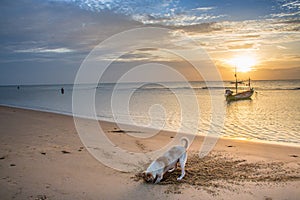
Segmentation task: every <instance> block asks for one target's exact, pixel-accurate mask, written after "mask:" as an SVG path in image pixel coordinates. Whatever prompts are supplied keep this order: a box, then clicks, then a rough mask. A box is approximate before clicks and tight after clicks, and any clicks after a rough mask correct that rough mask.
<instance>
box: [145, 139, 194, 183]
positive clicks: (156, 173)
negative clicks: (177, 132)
mask: <svg viewBox="0 0 300 200" xmlns="http://www.w3.org/2000/svg"><path fill="white" fill-rule="evenodd" d="M181 140H182V141H184V142H185V144H184V146H174V147H172V148H171V149H170V150H169V151H167V152H166V153H164V155H163V156H161V157H159V158H157V159H156V160H154V161H153V162H152V163H151V164H150V165H149V167H148V168H147V170H146V171H145V172H143V178H144V180H145V181H146V182H147V183H159V182H160V181H161V179H162V178H163V176H164V174H165V173H166V172H172V171H174V170H175V169H176V167H177V163H178V162H179V163H180V167H181V175H180V177H178V178H177V180H181V179H182V178H183V177H184V175H185V170H184V167H185V163H186V160H187V152H186V149H187V147H188V140H187V139H186V138H182V139H181Z"/></svg>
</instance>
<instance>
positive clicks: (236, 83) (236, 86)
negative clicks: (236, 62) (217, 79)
mask: <svg viewBox="0 0 300 200" xmlns="http://www.w3.org/2000/svg"><path fill="white" fill-rule="evenodd" d="M234 76H235V93H237V88H238V82H237V75H236V67H235V73H234Z"/></svg>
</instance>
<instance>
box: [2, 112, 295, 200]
mask: <svg viewBox="0 0 300 200" xmlns="http://www.w3.org/2000/svg"><path fill="white" fill-rule="evenodd" d="M100 124H101V125H102V127H104V130H105V132H106V133H107V135H108V136H109V138H110V139H111V141H112V142H113V143H114V144H116V145H118V146H121V147H122V148H127V149H128V150H132V151H149V150H152V149H155V148H157V146H160V145H164V144H165V143H166V141H167V139H169V138H170V137H173V136H174V135H175V134H174V133H171V132H166V131H163V132H161V133H159V135H158V136H155V137H153V138H151V139H149V140H147V141H146V140H142V139H139V140H137V139H136V138H133V137H128V136H127V134H126V133H127V132H130V131H140V130H142V129H141V128H139V127H128V128H124V127H123V129H119V127H117V126H116V124H114V123H109V122H100ZM0 125H1V128H0V197H1V199H144V200H146V199H265V200H267V199H268V200H271V199H299V196H300V148H299V147H291V146H284V145H276V144H265V143H257V142H250V141H240V140H231V139H219V140H218V143H217V145H216V146H215V148H214V149H213V151H212V152H211V153H210V154H209V155H208V156H206V157H204V158H202V159H200V158H199V157H198V156H197V155H196V152H197V150H198V149H199V147H200V146H201V143H202V141H203V138H202V137H200V136H199V137H197V138H196V139H195V140H194V142H193V144H192V145H191V147H190V149H189V150H188V154H189V158H188V161H187V166H186V177H184V179H183V180H182V181H180V182H178V181H176V178H177V177H178V176H179V174H180V169H178V170H176V171H174V172H173V173H169V174H167V175H166V176H165V178H164V180H163V181H162V182H161V183H160V184H157V185H152V184H146V183H144V182H143V181H142V180H141V178H140V176H139V171H137V172H136V173H124V172H119V171H117V170H114V169H112V168H109V167H106V166H104V165H103V164H101V163H100V162H99V161H97V160H96V159H95V158H94V157H93V156H92V155H91V154H90V153H89V152H88V151H87V149H86V148H85V146H84V145H83V144H82V142H81V141H80V138H79V136H78V133H77V131H76V129H75V126H74V121H73V118H72V117H70V116H64V115H59V114H53V113H46V112H38V111H30V110H23V109H17V108H8V107H0ZM143 131H145V130H144V129H143ZM143 167H145V166H143Z"/></svg>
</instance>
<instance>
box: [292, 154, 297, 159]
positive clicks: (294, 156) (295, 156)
mask: <svg viewBox="0 0 300 200" xmlns="http://www.w3.org/2000/svg"><path fill="white" fill-rule="evenodd" d="M290 157H293V158H298V156H297V155H295V154H293V155H290Z"/></svg>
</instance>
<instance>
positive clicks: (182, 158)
mask: <svg viewBox="0 0 300 200" xmlns="http://www.w3.org/2000/svg"><path fill="white" fill-rule="evenodd" d="M186 160H187V153H185V154H183V155H182V156H181V157H180V159H179V163H180V168H181V175H180V177H178V178H177V180H178V181H179V180H181V179H182V178H183V177H184V175H185V170H184V168H185V163H186Z"/></svg>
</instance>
